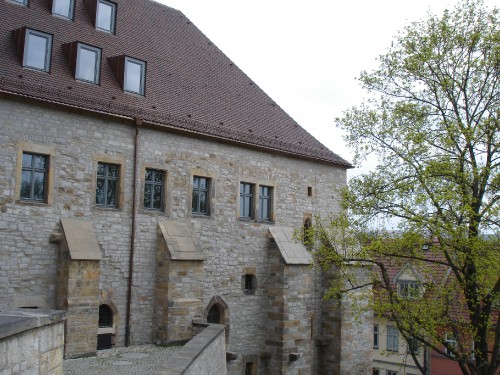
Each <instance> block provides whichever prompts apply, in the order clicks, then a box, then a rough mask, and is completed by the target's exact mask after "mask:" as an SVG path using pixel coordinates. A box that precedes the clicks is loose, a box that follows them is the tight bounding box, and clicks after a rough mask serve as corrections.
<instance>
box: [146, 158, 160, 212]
mask: <svg viewBox="0 0 500 375" xmlns="http://www.w3.org/2000/svg"><path fill="white" fill-rule="evenodd" d="M148 171H152V172H153V181H148V180H147V173H148ZM156 173H158V174H160V175H161V182H155V181H154V174H156ZM143 176H144V193H143V200H142V207H143V208H144V209H145V210H148V211H163V210H164V208H165V186H166V178H165V177H166V172H165V171H164V170H161V169H157V168H150V167H145V168H144V173H143ZM148 185H149V186H151V197H150V205H149V207H147V206H146V196H147V193H146V190H147V186H148ZM155 187H159V189H160V207H159V208H158V207H154V199H153V198H154V188H155Z"/></svg>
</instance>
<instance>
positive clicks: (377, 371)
mask: <svg viewBox="0 0 500 375" xmlns="http://www.w3.org/2000/svg"><path fill="white" fill-rule="evenodd" d="M373 375H380V369H378V368H376V367H374V368H373Z"/></svg>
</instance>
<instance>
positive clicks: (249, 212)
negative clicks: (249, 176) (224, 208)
mask: <svg viewBox="0 0 500 375" xmlns="http://www.w3.org/2000/svg"><path fill="white" fill-rule="evenodd" d="M253 189H254V185H253V184H249V183H246V182H240V218H242V219H251V218H253Z"/></svg>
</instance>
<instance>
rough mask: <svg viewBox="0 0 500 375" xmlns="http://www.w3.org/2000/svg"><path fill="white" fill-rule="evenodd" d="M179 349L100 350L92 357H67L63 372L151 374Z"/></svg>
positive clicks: (78, 374)
mask: <svg viewBox="0 0 500 375" xmlns="http://www.w3.org/2000/svg"><path fill="white" fill-rule="evenodd" d="M180 348H181V347H180V346H171V347H168V348H166V347H161V346H156V345H139V346H129V347H128V348H115V349H109V350H100V351H98V352H97V356H95V357H88V358H78V359H66V360H65V361H64V365H63V366H64V375H151V374H154V372H155V371H157V370H160V369H161V368H164V367H165V364H166V362H167V360H168V358H169V357H170V355H172V353H174V352H175V351H176V350H178V349H180Z"/></svg>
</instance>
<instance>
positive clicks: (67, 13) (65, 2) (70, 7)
mask: <svg viewBox="0 0 500 375" xmlns="http://www.w3.org/2000/svg"><path fill="white" fill-rule="evenodd" d="M74 6H75V1H74V0H52V14H55V15H58V16H61V17H64V18H67V19H70V20H72V19H73V14H74Z"/></svg>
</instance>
